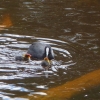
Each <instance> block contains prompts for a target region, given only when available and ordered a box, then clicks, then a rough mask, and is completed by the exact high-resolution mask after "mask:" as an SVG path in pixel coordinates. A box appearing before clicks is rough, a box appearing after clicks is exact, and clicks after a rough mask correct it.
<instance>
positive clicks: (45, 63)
mask: <svg viewBox="0 0 100 100" xmlns="http://www.w3.org/2000/svg"><path fill="white" fill-rule="evenodd" d="M41 65H42V67H43V68H45V70H48V68H49V67H50V66H51V61H50V60H49V59H48V57H45V58H44V60H43V61H42V63H41Z"/></svg>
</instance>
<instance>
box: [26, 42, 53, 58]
mask: <svg viewBox="0 0 100 100" xmlns="http://www.w3.org/2000/svg"><path fill="white" fill-rule="evenodd" d="M27 54H29V55H31V59H36V60H43V59H44V58H45V57H47V58H48V59H49V60H51V59H54V52H53V49H52V48H51V46H50V45H49V44H45V43H41V42H33V43H32V44H31V45H30V46H29V48H28V51H27Z"/></svg>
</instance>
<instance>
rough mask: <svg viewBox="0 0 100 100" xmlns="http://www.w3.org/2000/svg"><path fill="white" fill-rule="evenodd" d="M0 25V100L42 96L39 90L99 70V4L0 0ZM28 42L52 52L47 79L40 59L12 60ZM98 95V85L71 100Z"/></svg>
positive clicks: (79, 0) (86, 99) (95, 98)
mask: <svg viewBox="0 0 100 100" xmlns="http://www.w3.org/2000/svg"><path fill="white" fill-rule="evenodd" d="M0 24H1V28H0V30H1V31H0V85H1V86H0V97H1V98H2V100H11V99H12V100H21V99H23V98H17V97H20V96H23V95H31V94H39V95H43V93H41V92H40V91H41V90H44V89H49V88H51V87H56V86H59V85H61V84H63V83H65V82H67V81H70V80H73V79H76V78H78V77H80V76H81V75H84V74H86V73H88V72H91V71H93V70H96V69H99V67H100V66H99V65H100V57H99V56H100V45H99V44H100V2H99V0H95V1H90V0H87V1H86V0H85V1H84V0H30V1H29V0H17V1H14V0H2V1H0ZM5 25H6V26H5ZM34 41H40V42H44V43H47V44H50V45H51V46H52V48H53V49H54V52H55V60H54V61H53V66H52V68H51V69H50V72H49V73H48V78H47V77H46V75H45V73H44V72H43V71H44V69H43V68H42V67H41V65H40V62H41V61H32V62H29V63H27V62H16V61H15V56H17V55H23V54H25V53H26V51H27V49H28V47H29V45H30V44H31V43H32V42H34ZM93 94H94V95H93ZM99 94H100V86H99V88H97V87H94V89H91V90H88V91H87V92H85V93H84V94H81V95H80V96H78V97H75V98H72V99H73V100H99V98H100V96H99Z"/></svg>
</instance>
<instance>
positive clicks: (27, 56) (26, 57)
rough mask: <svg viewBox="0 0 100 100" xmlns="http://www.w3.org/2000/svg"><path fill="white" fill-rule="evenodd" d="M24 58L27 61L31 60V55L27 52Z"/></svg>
mask: <svg viewBox="0 0 100 100" xmlns="http://www.w3.org/2000/svg"><path fill="white" fill-rule="evenodd" d="M23 58H24V60H25V61H30V60H31V55H30V54H27V53H26V54H24V56H23Z"/></svg>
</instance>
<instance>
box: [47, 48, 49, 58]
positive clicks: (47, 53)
mask: <svg viewBox="0 0 100 100" xmlns="http://www.w3.org/2000/svg"><path fill="white" fill-rule="evenodd" d="M48 55H49V48H48V47H46V57H48Z"/></svg>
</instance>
